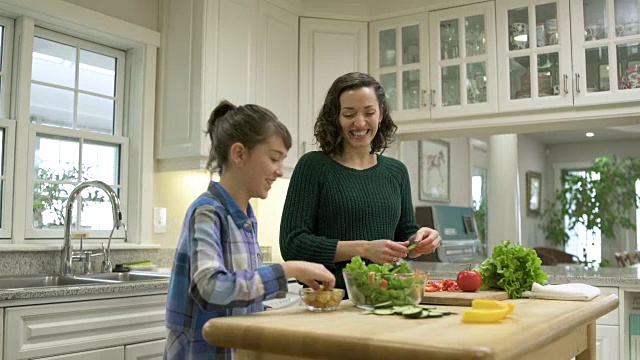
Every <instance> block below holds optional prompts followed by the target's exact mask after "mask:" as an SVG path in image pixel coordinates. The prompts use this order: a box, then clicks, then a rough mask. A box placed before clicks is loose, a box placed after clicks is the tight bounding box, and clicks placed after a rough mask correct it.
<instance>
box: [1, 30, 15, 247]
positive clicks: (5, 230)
mask: <svg viewBox="0 0 640 360" xmlns="http://www.w3.org/2000/svg"><path fill="white" fill-rule="evenodd" d="M12 50H13V20H11V19H6V18H2V17H0V242H3V241H9V240H2V239H10V238H11V228H12V227H11V218H12V216H11V215H12V214H11V208H12V206H11V202H12V200H13V187H12V183H13V161H14V160H13V152H14V151H13V143H14V136H15V131H14V127H15V122H14V121H11V120H8V118H9V108H10V100H11V96H10V95H11V58H12Z"/></svg>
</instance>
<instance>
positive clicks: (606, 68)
mask: <svg viewBox="0 0 640 360" xmlns="http://www.w3.org/2000/svg"><path fill="white" fill-rule="evenodd" d="M496 7H497V11H496V13H497V23H498V34H501V35H500V36H499V37H498V69H499V71H500V72H499V74H498V78H499V79H500V85H501V86H500V93H499V103H500V110H501V111H514V110H529V109H539V108H553V107H571V106H574V105H575V106H591V105H602V104H615V103H624V102H630V101H637V100H638V98H640V48H639V47H638V43H639V42H640V25H639V24H640V23H639V21H640V3H638V2H637V1H627V0H571V1H570V2H569V1H553V0H497V1H496Z"/></svg>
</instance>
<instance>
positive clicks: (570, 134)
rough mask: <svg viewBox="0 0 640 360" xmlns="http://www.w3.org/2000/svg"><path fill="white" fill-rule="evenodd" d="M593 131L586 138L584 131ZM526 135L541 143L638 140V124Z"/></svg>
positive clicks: (639, 133) (639, 134)
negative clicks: (590, 135) (592, 134)
mask: <svg viewBox="0 0 640 360" xmlns="http://www.w3.org/2000/svg"><path fill="white" fill-rule="evenodd" d="M588 131H590V132H593V133H594V136H593V137H591V138H588V137H586V136H585V133H586V132H588ZM527 136H528V137H529V138H532V139H534V140H536V141H538V142H540V143H542V144H547V145H552V144H567V143H583V142H585V141H593V142H597V141H616V140H634V139H637V140H638V141H640V125H630V126H617V127H610V128H597V129H579V130H566V131H553V132H536V133H528V134H527Z"/></svg>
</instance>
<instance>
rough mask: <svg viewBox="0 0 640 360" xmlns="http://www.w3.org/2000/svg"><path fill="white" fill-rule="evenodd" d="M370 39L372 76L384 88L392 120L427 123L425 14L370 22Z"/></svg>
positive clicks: (428, 96)
mask: <svg viewBox="0 0 640 360" xmlns="http://www.w3.org/2000/svg"><path fill="white" fill-rule="evenodd" d="M369 38H370V47H369V63H370V67H371V75H372V76H373V77H375V78H376V79H378V80H379V81H380V84H381V85H382V86H383V87H384V89H385V91H386V94H387V97H388V102H389V107H390V108H391V111H392V114H393V118H394V120H396V121H406V120H420V119H428V118H429V117H430V113H431V104H432V102H431V101H430V95H431V92H430V89H429V52H428V49H429V43H428V42H429V38H428V27H427V14H424V13H423V14H417V15H410V16H404V17H400V18H395V19H391V20H381V21H375V22H372V23H371V24H370V27H369Z"/></svg>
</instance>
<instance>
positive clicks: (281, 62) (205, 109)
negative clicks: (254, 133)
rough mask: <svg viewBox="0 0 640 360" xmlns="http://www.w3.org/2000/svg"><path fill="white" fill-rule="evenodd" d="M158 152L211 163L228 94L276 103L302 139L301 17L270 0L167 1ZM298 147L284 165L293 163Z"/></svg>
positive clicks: (176, 163) (171, 164)
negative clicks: (215, 126)
mask: <svg viewBox="0 0 640 360" xmlns="http://www.w3.org/2000/svg"><path fill="white" fill-rule="evenodd" d="M160 19H161V23H160V26H161V28H162V36H163V39H162V47H161V53H160V60H159V63H160V66H159V78H158V88H159V91H158V97H159V101H158V102H157V104H158V109H157V110H158V114H157V118H158V119H157V122H156V125H157V127H156V130H157V131H156V158H157V159H159V160H160V161H159V169H160V170H181V169H201V168H204V166H205V164H206V161H207V158H208V155H209V148H210V146H211V144H210V140H209V138H208V137H207V136H206V134H205V133H204V131H205V130H206V128H207V120H208V118H209V115H210V113H211V111H212V110H213V109H214V108H215V106H216V105H217V104H218V103H219V102H220V101H221V100H229V101H231V102H233V103H234V104H236V105H243V104H247V103H257V104H259V105H263V106H265V107H267V108H269V109H270V110H272V111H273V112H274V113H275V114H276V116H278V118H279V119H280V120H281V121H283V122H284V123H285V124H286V125H287V127H288V128H289V130H290V132H291V134H292V137H293V139H292V140H293V144H296V143H297V105H296V103H295V101H292V99H296V98H297V96H298V88H297V86H298V85H297V84H298V20H297V19H298V18H297V16H296V15H293V14H291V13H289V12H287V11H285V10H282V9H281V8H279V7H276V6H274V5H272V4H270V3H268V2H266V1H264V0H162V1H161V16H160ZM295 150H296V149H293V151H292V153H290V154H289V157H288V158H287V162H285V167H290V168H293V166H294V165H295V161H296V159H297V153H296V151H295Z"/></svg>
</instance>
